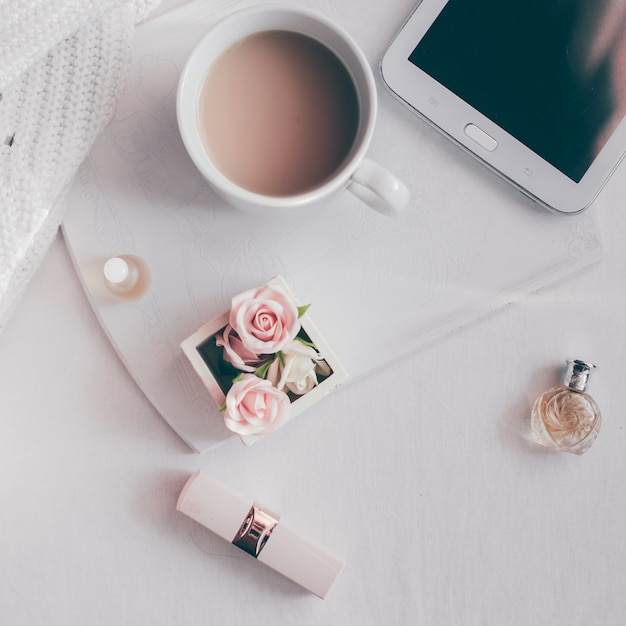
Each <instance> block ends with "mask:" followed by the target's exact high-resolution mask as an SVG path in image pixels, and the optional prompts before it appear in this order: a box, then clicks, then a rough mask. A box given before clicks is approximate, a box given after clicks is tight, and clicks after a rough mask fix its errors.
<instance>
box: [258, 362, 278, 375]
mask: <svg viewBox="0 0 626 626" xmlns="http://www.w3.org/2000/svg"><path fill="white" fill-rule="evenodd" d="M273 362H274V361H268V362H267V363H263V365H260V366H259V367H257V369H256V371H255V372H254V375H255V376H258V377H259V378H265V377H266V376H267V370H269V368H270V366H271V365H272V363H273Z"/></svg>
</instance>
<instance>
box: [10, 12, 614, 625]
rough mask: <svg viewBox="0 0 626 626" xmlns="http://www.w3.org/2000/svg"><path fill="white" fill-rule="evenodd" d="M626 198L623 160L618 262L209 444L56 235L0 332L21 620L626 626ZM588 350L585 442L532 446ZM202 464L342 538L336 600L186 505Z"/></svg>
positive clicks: (290, 515) (608, 200)
mask: <svg viewBox="0 0 626 626" xmlns="http://www.w3.org/2000/svg"><path fill="white" fill-rule="evenodd" d="M409 9H410V7H409V3H408V2H407V12H408V10H409ZM401 19H402V16H398V20H399V21H401ZM416 123H418V122H417V120H416ZM625 193H626V173H625V170H624V167H623V166H622V167H621V168H620V169H619V170H618V172H617V173H616V175H615V176H614V178H613V179H612V180H611V182H610V183H609V185H608V186H607V188H606V189H605V190H604V191H603V193H602V198H601V200H602V206H603V210H604V214H603V221H604V224H605V229H606V232H607V238H608V244H609V252H608V255H607V258H606V259H605V260H604V261H603V262H602V263H600V264H598V265H596V266H595V267H593V268H591V269H590V270H588V271H586V272H585V273H583V274H581V275H579V276H577V277H575V278H574V279H572V280H570V281H568V282H566V283H563V284H561V285H559V286H556V287H553V288H551V289H549V290H546V291H544V292H542V293H540V294H537V295H533V296H531V297H528V298H526V299H525V300H524V301H523V302H520V303H518V304H516V305H514V306H512V307H510V308H507V309H505V310H503V311H501V312H499V313H497V314H494V315H493V316H491V317H489V318H487V319H484V320H481V321H479V322H477V323H475V324H473V325H471V326H468V327H467V328H465V329H463V330H462V331H461V332H459V333H457V334H455V335H453V336H451V337H449V338H448V339H446V340H444V341H441V342H439V343H437V344H436V345H434V346H432V347H430V348H428V349H425V350H423V351H421V352H419V353H418V354H415V355H413V356H411V357H409V358H407V359H404V360H402V361H400V362H398V363H395V364H393V365H391V366H390V367H388V368H386V369H384V370H383V371H381V372H380V373H378V374H377V375H375V376H371V377H369V378H366V379H363V380H361V381H359V382H356V383H354V384H353V385H351V386H349V387H347V388H346V389H345V390H343V391H341V392H338V393H336V394H334V395H332V396H329V397H328V398H327V399H326V400H325V401H324V402H323V403H321V404H320V405H318V406H317V407H314V408H313V409H311V410H310V411H309V412H308V413H307V417H306V419H304V418H303V419H299V420H298V421H297V422H294V423H293V424H291V425H290V426H289V428H285V429H283V430H282V431H279V432H278V433H275V434H274V435H273V436H272V438H271V439H267V440H266V441H264V442H262V444H263V445H258V446H254V447H252V448H250V449H246V448H244V447H243V446H239V445H234V444H232V443H230V444H227V445H225V446H224V447H222V448H220V449H218V450H216V451H214V452H211V453H210V454H206V455H202V456H200V455H197V454H194V453H192V452H191V451H190V450H189V448H188V447H187V446H186V445H185V444H184V443H183V442H182V441H181V440H180V439H179V438H178V437H177V436H176V435H175V434H174V433H173V432H172V431H171V430H170V428H169V427H168V426H167V425H166V424H165V422H164V421H163V420H162V419H161V417H160V416H159V415H158V414H157V413H156V411H155V410H154V409H153V407H152V406H151V405H150V404H149V403H148V401H147V400H146V399H145V397H144V396H143V395H142V393H141V392H140V391H139V389H138V388H137V387H136V386H135V385H134V383H133V382H132V381H131V379H130V377H129V376H128V374H127V372H126V370H125V369H124V367H123V366H122V365H121V363H120V361H119V359H118V357H117V355H116V354H115V352H114V350H113V349H112V347H111V346H110V344H109V343H108V341H107V339H106V337H105V336H104V333H103V332H102V330H101V328H100V327H99V325H98V323H97V321H96V319H95V317H94V316H93V313H92V310H91V308H90V306H89V305H88V303H87V300H86V298H85V296H84V294H83V292H82V290H81V287H80V284H79V281H78V278H77V277H76V275H75V272H74V270H73V267H72V265H71V262H70V260H69V256H68V254H67V252H66V249H65V247H64V243H63V241H62V239H58V240H57V241H56V242H55V243H54V245H53V247H52V249H51V251H50V253H49V254H48V255H47V257H46V259H45V262H44V264H43V265H42V266H41V267H40V269H39V271H38V273H37V274H36V276H35V277H34V279H33V282H32V283H31V285H30V287H29V288H28V291H27V292H26V295H25V297H24V299H23V300H22V301H21V303H20V304H19V305H18V308H17V309H16V311H15V314H14V316H13V317H12V319H11V320H10V322H9V323H8V325H7V327H6V328H5V330H4V331H3V333H2V334H0V398H1V404H0V406H1V407H2V412H1V418H0V476H2V478H1V479H0V529H1V531H2V532H0V583H1V584H0V615H1V616H2V623H3V624H10V625H14V624H28V625H29V626H35V625H39V624H41V625H44V624H45V625H46V626H54V625H57V624H58V625H63V626H73V625H81V626H84V625H105V624H106V625H109V624H120V625H126V624H128V625H133V626H134V625H137V624H151V625H153V626H160V625H163V626H165V625H171V624H180V625H183V624H184V625H185V626H193V625H195V624H198V625H200V624H203V625H205V624H227V625H230V624H232V625H236V624H242V623H259V624H294V623H298V624H301V625H308V624H320V625H321V624H323V625H325V626H327V625H330V624H337V625H344V624H364V625H365V624H368V625H369V624H372V625H375V624H389V625H391V624H398V625H401V624H402V625H403V624H432V625H439V624H455V625H457V624H458V625H463V626H467V625H477V626H478V625H480V626H484V625H489V626H491V625H493V626H496V625H497V626H500V625H502V624H507V625H509V626H526V625H528V624H533V625H546V626H548V625H549V626H554V625H555V624H563V625H568V626H571V625H574V626H576V625H581V626H582V625H587V624H596V625H618V624H622V623H623V615H624V614H625V612H626V594H625V593H624V592H625V587H626V542H625V540H624V532H623V529H624V527H625V526H626V505H625V504H624V500H625V498H624V490H625V487H624V484H623V476H624V475H625V474H626V455H625V454H624V449H625V447H626V433H625V432H624V427H623V424H622V420H623V414H624V410H623V396H624V394H623V381H622V376H621V374H622V370H623V361H624V344H625V341H626V325H625V323H624V317H625V313H626V292H625V290H624V288H623V287H624V280H625V275H626V272H625V268H626V251H625V250H624V246H623V240H624V238H625V237H626V214H625V213H624V207H623V200H622V199H623V198H624V197H625ZM555 219H559V218H555ZM568 356H574V357H577V358H584V359H588V360H591V361H593V362H595V363H597V365H598V366H599V369H598V371H597V372H596V373H595V374H594V377H593V378H592V383H591V387H590V392H591V394H592V395H593V396H594V398H595V399H596V400H597V401H598V403H599V405H600V407H601V409H602V412H603V417H604V423H603V427H602V431H601V433H600V436H599V438H598V440H597V441H596V443H595V444H594V446H593V447H592V449H591V450H590V451H589V453H588V454H587V455H585V456H583V457H574V456H571V455H564V454H554V453H551V452H549V451H545V450H543V449H539V448H537V447H535V446H534V445H532V444H531V443H530V442H529V441H528V432H529V420H528V416H529V412H530V407H531V405H532V402H533V400H534V398H535V397H536V395H537V394H538V393H540V392H541V391H542V390H543V389H545V388H547V387H548V386H551V385H553V384H557V383H559V381H560V378H561V375H562V368H563V365H564V359H565V358H566V357H568ZM199 468H202V469H204V470H206V471H209V472H212V473H214V474H215V475H216V476H218V477H219V478H220V479H222V480H225V481H226V482H229V483H230V484H232V485H233V486H234V487H235V488H237V489H238V490H240V491H246V492H248V493H249V494H250V495H252V496H253V497H254V498H256V499H257V500H258V501H260V502H262V503H264V504H267V506H268V507H270V508H273V509H274V510H276V511H278V512H280V513H281V514H282V515H283V517H284V518H285V519H288V520H289V521H290V523H291V524H292V525H293V526H296V527H299V528H300V529H301V530H303V531H304V532H306V533H308V534H310V535H311V536H313V537H315V538H317V539H319V540H320V541H322V542H323V543H324V544H325V545H327V546H328V547H330V548H333V549H334V550H335V551H336V552H337V553H339V554H341V555H343V556H345V558H346V567H345V570H344V571H343V573H342V574H341V576H340V578H339V579H338V581H337V583H336V586H335V588H334V589H333V590H332V592H331V594H330V595H329V597H328V598H327V599H326V600H324V601H321V600H319V599H317V598H315V597H314V596H311V595H310V594H307V593H306V592H304V591H302V590H300V589H299V588H298V587H297V586H296V585H294V584H293V583H290V582H289V581H287V580H285V579H283V578H282V577H280V576H279V575H277V574H275V573H273V572H271V571H270V570H268V569H267V568H264V567H263V566H262V565H260V564H259V563H255V562H254V561H253V560H252V559H250V558H249V557H247V556H246V555H245V554H243V553H241V552H239V551H237V549H235V548H233V547H231V546H229V545H228V544H225V543H224V542H222V541H221V540H219V539H218V538H217V537H215V536H213V535H211V534H210V533H208V532H207V531H205V530H204V529H203V528H201V527H200V526H198V525H197V524H195V523H194V522H192V521H191V520H189V519H187V518H185V517H184V516H182V515H181V514H179V513H177V512H176V511H175V510H174V506H175V502H176V498H177V496H178V493H179V491H180V489H181V487H182V485H183V483H184V482H185V480H186V478H187V477H188V475H189V474H191V473H192V472H193V471H195V470H196V469H199Z"/></svg>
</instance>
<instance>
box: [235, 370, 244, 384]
mask: <svg viewBox="0 0 626 626" xmlns="http://www.w3.org/2000/svg"><path fill="white" fill-rule="evenodd" d="M245 375H246V373H245V372H241V374H238V375H237V376H235V378H233V385H234V384H235V383H237V382H239V381H240V380H241V379H242V378H243V377H244V376H245Z"/></svg>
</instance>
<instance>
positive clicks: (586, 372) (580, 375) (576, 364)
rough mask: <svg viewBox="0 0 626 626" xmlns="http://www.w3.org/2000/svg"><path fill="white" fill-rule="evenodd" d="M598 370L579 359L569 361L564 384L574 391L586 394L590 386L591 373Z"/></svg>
mask: <svg viewBox="0 0 626 626" xmlns="http://www.w3.org/2000/svg"><path fill="white" fill-rule="evenodd" d="M595 369H596V366H595V365H593V364H592V363H586V362H585V361H580V360H578V359H567V371H566V372H565V377H564V378H563V384H564V385H565V386H566V387H569V388H570V389H573V390H574V391H580V392H581V393H584V392H585V391H587V386H588V385H589V377H590V376H591V372H593V370H595Z"/></svg>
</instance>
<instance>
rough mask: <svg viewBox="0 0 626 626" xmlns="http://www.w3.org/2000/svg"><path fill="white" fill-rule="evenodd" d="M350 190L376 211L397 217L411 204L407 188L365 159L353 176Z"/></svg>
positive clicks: (394, 177) (375, 164) (387, 171)
mask: <svg viewBox="0 0 626 626" xmlns="http://www.w3.org/2000/svg"><path fill="white" fill-rule="evenodd" d="M348 189H349V190H350V191H351V192H352V193H353V194H354V195H355V196H356V197H357V198H359V200H362V201H363V202H365V204H367V205H368V206H370V207H371V208H372V209H374V210H375V211H378V212H379V213H382V214H383V215H397V214H398V213H401V212H402V211H403V210H404V209H405V208H406V206H407V205H408V203H409V199H410V193H409V190H408V188H407V186H406V185H405V184H404V183H403V182H402V181H401V180H400V179H399V178H397V177H396V176H395V175H394V174H392V173H391V172H390V171H389V170H387V169H385V168H384V167H382V166H381V165H378V163H374V161H370V160H369V159H363V161H362V162H361V164H360V165H359V167H358V168H357V170H356V172H354V174H353V175H352V179H351V181H350V185H349V186H348Z"/></svg>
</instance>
